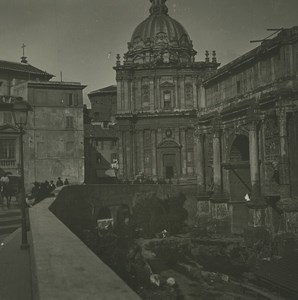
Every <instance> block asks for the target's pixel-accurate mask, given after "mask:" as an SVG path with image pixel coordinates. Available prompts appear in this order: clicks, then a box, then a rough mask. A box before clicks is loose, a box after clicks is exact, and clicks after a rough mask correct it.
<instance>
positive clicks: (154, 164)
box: [151, 130, 157, 177]
mask: <svg viewBox="0 0 298 300" xmlns="http://www.w3.org/2000/svg"><path fill="white" fill-rule="evenodd" d="M151 142H152V176H153V177H156V175H157V162H156V131H155V130H152V131H151Z"/></svg>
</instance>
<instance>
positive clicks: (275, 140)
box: [264, 116, 280, 163]
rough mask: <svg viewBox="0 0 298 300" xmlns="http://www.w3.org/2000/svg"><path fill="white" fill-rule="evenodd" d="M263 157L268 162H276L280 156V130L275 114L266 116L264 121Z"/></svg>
mask: <svg viewBox="0 0 298 300" xmlns="http://www.w3.org/2000/svg"><path fill="white" fill-rule="evenodd" d="M264 131H265V159H266V161H268V162H272V163H274V162H278V161H279V156H280V132H279V123H278V119H277V117H276V116H270V117H267V118H266V120H265V122H264Z"/></svg>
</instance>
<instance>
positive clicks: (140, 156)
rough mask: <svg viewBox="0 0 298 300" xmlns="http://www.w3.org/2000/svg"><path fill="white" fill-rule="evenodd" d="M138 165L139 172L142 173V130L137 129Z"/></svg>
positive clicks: (143, 169)
mask: <svg viewBox="0 0 298 300" xmlns="http://www.w3.org/2000/svg"><path fill="white" fill-rule="evenodd" d="M137 144H138V156H139V158H138V166H139V168H138V169H139V172H142V173H144V171H145V168H144V133H143V130H140V131H138V143H137Z"/></svg>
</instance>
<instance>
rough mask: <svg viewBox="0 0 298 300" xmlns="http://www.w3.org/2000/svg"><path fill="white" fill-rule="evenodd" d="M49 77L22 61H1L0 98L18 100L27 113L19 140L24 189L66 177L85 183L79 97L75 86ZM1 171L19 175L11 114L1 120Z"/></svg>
mask: <svg viewBox="0 0 298 300" xmlns="http://www.w3.org/2000/svg"><path fill="white" fill-rule="evenodd" d="M53 77H54V76H53V75H51V74H49V73H47V72H44V71H42V70H40V69H37V68H35V67H33V66H31V65H30V64H28V63H27V61H26V60H24V58H23V60H22V63H16V62H7V61H0V98H1V100H3V101H9V99H10V98H11V97H21V98H22V99H23V100H26V101H28V103H29V104H30V105H31V106H32V109H33V111H32V112H29V116H28V123H27V126H26V128H25V131H26V134H25V136H24V167H25V180H26V186H27V187H30V186H31V185H32V183H34V182H35V181H39V182H41V181H45V180H54V181H56V180H57V177H62V178H68V179H69V181H70V182H71V183H75V182H76V183H79V182H83V181H84V128H83V97H82V90H83V89H84V87H85V86H83V85H81V84H80V83H72V82H57V81H50V79H52V78H53ZM0 122H1V124H2V125H1V132H0V167H1V168H2V169H3V170H4V171H5V172H10V173H11V174H13V175H17V174H19V144H18V143H19V141H18V132H17V131H16V129H15V128H14V124H13V122H12V115H11V112H1V117H0Z"/></svg>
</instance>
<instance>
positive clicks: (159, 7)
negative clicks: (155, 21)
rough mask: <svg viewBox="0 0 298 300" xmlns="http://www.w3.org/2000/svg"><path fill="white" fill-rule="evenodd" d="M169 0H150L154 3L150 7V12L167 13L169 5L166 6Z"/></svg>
mask: <svg viewBox="0 0 298 300" xmlns="http://www.w3.org/2000/svg"><path fill="white" fill-rule="evenodd" d="M166 1H167V0H150V2H151V3H152V5H151V8H150V14H151V15H153V14H155V15H160V14H167V13H168V11H169V10H168V7H167V6H166V4H165V3H166Z"/></svg>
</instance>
